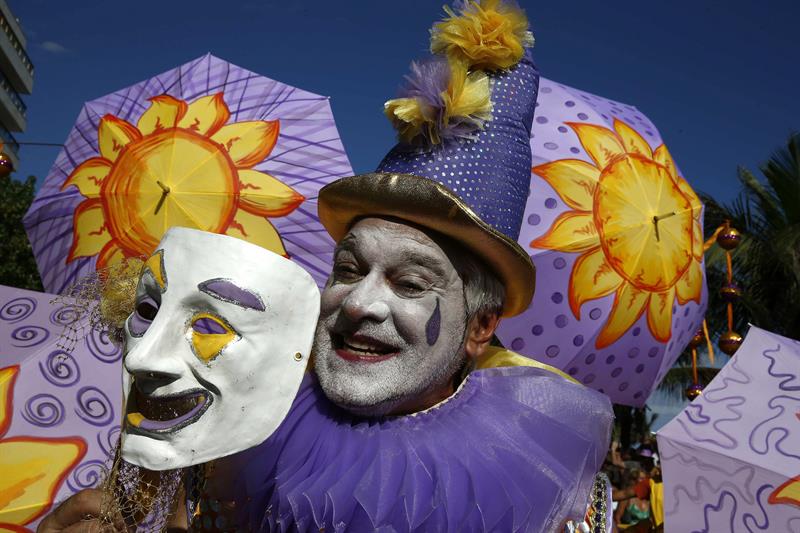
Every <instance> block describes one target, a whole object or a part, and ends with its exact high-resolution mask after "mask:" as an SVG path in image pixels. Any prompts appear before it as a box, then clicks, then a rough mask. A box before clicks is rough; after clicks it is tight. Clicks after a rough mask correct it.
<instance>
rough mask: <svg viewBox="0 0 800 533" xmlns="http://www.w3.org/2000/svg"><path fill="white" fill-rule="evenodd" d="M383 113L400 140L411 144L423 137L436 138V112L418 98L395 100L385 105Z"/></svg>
mask: <svg viewBox="0 0 800 533" xmlns="http://www.w3.org/2000/svg"><path fill="white" fill-rule="evenodd" d="M383 112H384V113H385V114H386V116H387V117H388V118H389V120H390V121H391V122H392V125H393V126H394V127H395V129H396V130H397V132H398V134H399V136H400V140H401V141H403V142H404V143H407V144H411V143H412V142H413V141H414V139H416V138H417V137H419V136H421V135H425V136H429V137H431V136H432V137H434V138H436V139H437V140H436V141H433V140H432V142H434V144H436V143H438V136H437V135H436V128H435V127H434V123H435V122H436V110H435V109H433V108H432V107H430V106H427V105H425V104H423V103H422V102H420V100H419V99H418V98H395V99H394V100H389V101H388V102H386V103H385V104H384V105H383Z"/></svg>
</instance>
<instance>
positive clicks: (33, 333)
mask: <svg viewBox="0 0 800 533" xmlns="http://www.w3.org/2000/svg"><path fill="white" fill-rule="evenodd" d="M48 338H50V332H49V331H48V330H47V329H46V328H43V327H41V326H30V325H29V326H20V327H18V328H17V329H15V330H14V331H12V332H11V345H12V346H16V347H17V348H30V347H32V346H38V345H40V344H43V343H44V341H46V340H47V339H48Z"/></svg>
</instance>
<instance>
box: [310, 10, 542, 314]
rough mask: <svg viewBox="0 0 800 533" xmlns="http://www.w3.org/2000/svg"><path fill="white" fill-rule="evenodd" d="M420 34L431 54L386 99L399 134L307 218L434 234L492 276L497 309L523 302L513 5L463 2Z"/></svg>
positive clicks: (531, 279)
mask: <svg viewBox="0 0 800 533" xmlns="http://www.w3.org/2000/svg"><path fill="white" fill-rule="evenodd" d="M445 9H446V11H447V14H448V17H447V18H446V19H445V20H443V21H441V22H439V23H437V24H435V25H434V27H433V29H432V30H431V51H432V52H433V53H434V56H433V57H432V58H430V59H429V60H427V61H425V62H421V63H413V64H412V74H411V75H410V76H407V77H406V80H407V85H406V86H405V87H404V88H403V90H402V92H401V96H400V97H399V98H396V99H394V100H390V101H388V102H387V103H386V106H385V110H386V114H387V116H388V117H389V118H390V120H391V121H392V122H393V124H394V125H395V127H396V128H397V130H398V132H399V137H400V142H399V143H398V144H397V145H396V146H395V147H394V148H392V150H391V151H390V152H389V153H388V154H387V155H386V157H385V158H384V159H383V161H382V162H381V164H380V165H379V166H378V168H377V170H376V171H375V172H373V173H368V174H362V175H358V176H351V177H347V178H343V179H341V180H338V181H335V182H333V183H331V184H329V185H326V186H325V187H323V188H322V189H321V190H320V195H319V216H320V220H321V222H322V224H323V225H324V226H325V228H326V229H327V230H328V233H330V235H331V236H332V237H333V238H334V239H335V240H336V241H337V242H338V241H339V240H340V239H341V238H342V237H344V236H345V234H346V233H347V231H348V230H349V229H350V227H351V226H352V224H353V223H354V222H355V221H356V220H358V219H359V218H362V217H366V216H391V217H397V218H400V219H404V220H408V221H410V222H413V223H416V224H418V225H421V226H424V227H426V228H430V229H433V230H435V231H437V232H439V233H441V234H443V235H446V236H448V237H450V238H452V239H453V240H455V241H457V242H458V243H459V244H461V245H463V246H464V247H466V248H467V249H468V250H471V251H472V252H473V253H474V254H476V255H477V256H478V257H480V258H481V259H482V260H483V261H484V262H485V263H486V264H487V265H488V267H489V268H491V269H492V270H493V271H494V272H495V273H496V274H497V275H498V276H499V278H500V280H501V281H502V282H503V284H504V286H505V291H506V298H505V305H504V307H503V316H513V315H516V314H519V313H521V312H522V311H524V310H525V309H526V308H527V307H528V305H529V304H530V301H531V299H532V298H533V292H534V287H535V276H536V272H535V268H534V266H533V263H532V262H531V259H530V257H529V256H528V254H527V253H526V252H525V251H524V250H523V249H522V247H520V246H519V244H517V242H516V239H517V237H518V236H519V230H520V226H521V224H522V216H523V212H524V209H525V203H526V201H527V198H528V194H529V191H530V172H531V149H530V143H529V139H530V132H531V125H532V122H533V112H534V108H535V106H536V97H537V93H538V85H539V73H538V71H537V70H536V67H535V66H534V65H533V62H532V60H531V58H530V55H529V53H528V52H527V50H526V47H529V46H531V45H532V44H533V37H532V36H531V34H530V32H529V31H528V23H527V19H526V18H525V15H524V13H523V12H522V11H521V10H520V9H519V8H518V7H516V6H515V5H510V4H508V3H503V2H501V0H482V1H480V3H478V2H471V3H468V4H466V3H465V4H463V5H461V7H460V8H459V11H458V12H457V13H456V12H454V11H452V10H450V9H448V8H445Z"/></svg>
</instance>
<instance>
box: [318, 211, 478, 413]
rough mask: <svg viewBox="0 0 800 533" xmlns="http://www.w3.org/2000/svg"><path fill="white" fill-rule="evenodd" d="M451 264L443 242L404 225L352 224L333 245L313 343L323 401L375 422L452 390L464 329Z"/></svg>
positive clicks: (373, 220) (461, 358)
mask: <svg viewBox="0 0 800 533" xmlns="http://www.w3.org/2000/svg"><path fill="white" fill-rule="evenodd" d="M448 254H450V255H448ZM451 257H452V251H451V250H449V249H447V245H446V244H445V243H443V242H441V241H440V240H438V239H437V238H432V237H431V235H429V234H427V233H425V232H424V231H422V230H420V229H417V228H416V227H413V226H409V225H406V224H403V223H399V222H394V221H391V220H386V219H379V218H365V219H362V220H360V221H359V222H357V223H356V224H355V225H354V226H353V228H352V229H351V230H350V232H349V233H348V234H347V235H346V236H345V237H344V238H343V239H342V240H341V242H340V243H339V245H338V246H337V249H336V255H335V258H334V268H333V274H332V275H331V278H330V280H329V281H328V285H327V286H326V287H325V290H324V291H323V293H322V306H321V310H320V321H319V324H318V326H317V333H316V338H315V357H316V359H315V362H316V372H317V375H318V376H319V380H320V384H321V385H322V388H323V390H324V391H325V394H326V395H327V396H328V398H330V399H331V400H332V401H334V402H335V403H337V404H339V405H340V406H342V407H345V408H347V409H349V410H351V411H353V412H356V413H360V414H365V415H382V414H388V413H393V412H396V411H397V410H402V409H406V408H407V407H408V406H413V405H414V403H415V401H416V400H417V399H421V398H424V397H426V396H427V395H430V394H431V393H432V392H433V391H435V390H437V389H440V388H442V387H446V386H448V385H449V384H450V383H451V381H452V378H453V375H454V374H455V373H456V372H457V371H458V370H459V368H460V367H461V365H462V364H463V361H464V347H463V341H464V333H465V329H466V307H465V303H464V287H463V285H462V281H461V278H460V276H459V275H458V272H457V271H456V268H455V267H454V266H453V263H452V261H451ZM422 408H424V407H422Z"/></svg>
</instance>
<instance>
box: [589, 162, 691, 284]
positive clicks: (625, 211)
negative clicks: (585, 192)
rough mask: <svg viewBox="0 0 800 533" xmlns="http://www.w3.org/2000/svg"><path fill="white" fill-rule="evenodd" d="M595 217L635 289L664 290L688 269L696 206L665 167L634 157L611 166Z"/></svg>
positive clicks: (610, 256) (606, 247)
mask: <svg viewBox="0 0 800 533" xmlns="http://www.w3.org/2000/svg"><path fill="white" fill-rule="evenodd" d="M631 175H634V176H637V177H638V179H636V180H632V179H631ZM593 214H594V220H595V224H596V226H597V230H598V233H599V237H600V244H601V246H602V247H603V252H604V253H605V255H606V258H607V260H608V263H609V264H610V265H611V267H612V268H613V269H614V270H615V271H616V272H617V273H618V274H619V275H620V276H622V277H623V278H625V279H626V280H627V281H628V282H630V283H631V284H632V285H633V286H635V287H637V288H639V289H643V290H647V291H652V292H660V291H664V290H667V289H668V288H670V287H672V286H673V285H675V284H676V283H677V282H678V279H680V277H681V276H683V274H684V273H685V272H686V269H687V268H689V264H690V262H691V261H692V255H691V250H692V225H693V224H694V219H693V218H692V210H691V204H690V202H689V200H688V199H687V198H686V197H685V196H684V195H683V193H682V192H681V191H680V189H678V186H677V184H676V183H675V181H674V180H673V179H672V178H671V177H670V175H669V173H668V172H667V169H666V168H665V167H663V166H661V165H659V164H656V163H654V162H653V161H650V160H647V159H644V158H642V157H639V156H636V155H631V154H628V155H627V156H625V157H622V158H619V159H617V160H615V161H613V162H611V163H610V164H609V165H608V166H607V167H605V168H604V169H603V172H602V174H601V176H600V179H599V183H598V187H597V189H596V192H595V196H594V210H593Z"/></svg>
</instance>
